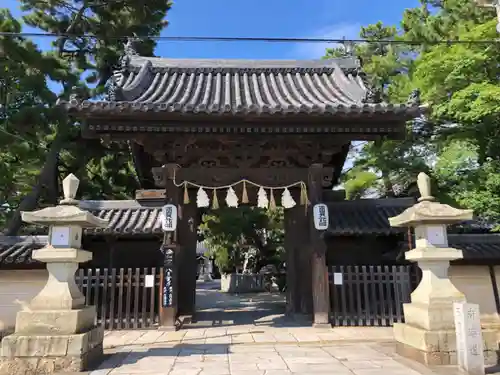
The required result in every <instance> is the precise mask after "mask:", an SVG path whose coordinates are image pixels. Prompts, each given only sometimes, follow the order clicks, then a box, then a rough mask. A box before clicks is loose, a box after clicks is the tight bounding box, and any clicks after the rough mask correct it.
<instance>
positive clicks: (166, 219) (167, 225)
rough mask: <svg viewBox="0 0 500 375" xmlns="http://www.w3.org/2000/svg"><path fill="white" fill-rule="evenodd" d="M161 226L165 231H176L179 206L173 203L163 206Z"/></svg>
mask: <svg viewBox="0 0 500 375" xmlns="http://www.w3.org/2000/svg"><path fill="white" fill-rule="evenodd" d="M161 226H162V229H163V230H164V231H165V232H174V231H175V230H176V229H177V207H176V206H174V205H173V204H166V205H165V206H163V207H162V209H161Z"/></svg>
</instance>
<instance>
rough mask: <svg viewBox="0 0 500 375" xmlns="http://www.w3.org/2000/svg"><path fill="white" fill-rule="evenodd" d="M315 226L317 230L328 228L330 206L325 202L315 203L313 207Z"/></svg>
mask: <svg viewBox="0 0 500 375" xmlns="http://www.w3.org/2000/svg"><path fill="white" fill-rule="evenodd" d="M313 218H314V228H316V229H317V230H327V229H328V223H329V218H328V206H327V205H326V204H324V203H318V204H315V205H314V207H313Z"/></svg>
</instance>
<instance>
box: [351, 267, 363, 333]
mask: <svg viewBox="0 0 500 375" xmlns="http://www.w3.org/2000/svg"><path fill="white" fill-rule="evenodd" d="M361 276H362V275H361V269H360V267H359V266H354V274H353V277H354V281H355V285H356V292H355V293H356V314H357V315H358V324H359V325H360V326H362V325H363V305H362V304H361V282H362V280H363V279H362V278H361Z"/></svg>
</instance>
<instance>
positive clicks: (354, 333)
mask: <svg viewBox="0 0 500 375" xmlns="http://www.w3.org/2000/svg"><path fill="white" fill-rule="evenodd" d="M198 286H199V289H198V290H197V304H198V309H199V313H198V314H197V320H196V321H195V322H194V323H192V324H190V325H188V326H186V327H185V328H184V329H182V330H180V331H177V332H161V331H156V330H150V331H112V332H107V333H106V335H105V338H104V346H105V352H106V353H107V355H108V356H109V358H108V359H107V360H106V361H104V362H103V363H102V365H101V366H100V367H99V369H98V370H95V371H92V372H91V373H90V374H91V375H130V374H143V375H153V374H155V375H156V374H168V375H285V374H297V375H298V374H336V375H379V374H380V375H419V374H426V375H427V374H428V375H432V374H435V373H433V372H432V371H430V370H429V369H427V368H425V367H424V366H421V365H419V364H416V363H414V362H411V361H408V360H405V359H403V358H401V357H399V356H397V355H396V354H394V348H393V346H392V345H393V344H392V330H391V328H358V327H342V328H335V329H331V330H328V329H327V330H325V329H314V328H311V327H310V326H309V327H306V326H304V325H301V324H300V323H299V322H296V321H290V320H288V319H286V318H285V317H284V315H283V312H284V299H283V297H282V296H280V295H270V294H261V295H253V296H248V295H247V296H243V297H241V298H240V297H235V296H229V295H225V294H221V293H220V292H218V291H217V290H216V288H217V287H218V284H217V283H204V284H198Z"/></svg>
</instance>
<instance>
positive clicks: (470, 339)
mask: <svg viewBox="0 0 500 375" xmlns="http://www.w3.org/2000/svg"><path fill="white" fill-rule="evenodd" d="M453 313H454V316H455V331H456V338H457V362H458V366H459V368H461V369H463V370H465V371H466V372H468V373H469V374H472V375H484V352H483V336H482V334H481V322H480V319H479V317H480V315H479V305H475V304H472V303H465V302H462V303H454V304H453Z"/></svg>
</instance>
